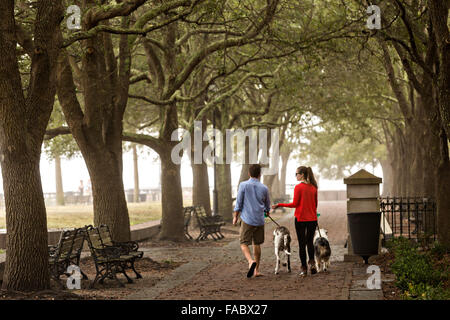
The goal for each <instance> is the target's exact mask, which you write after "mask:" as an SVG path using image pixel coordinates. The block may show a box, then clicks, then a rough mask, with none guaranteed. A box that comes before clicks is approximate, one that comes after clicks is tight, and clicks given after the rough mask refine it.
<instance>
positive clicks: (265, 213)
mask: <svg viewBox="0 0 450 320" xmlns="http://www.w3.org/2000/svg"><path fill="white" fill-rule="evenodd" d="M264 215H265V216H266V217H269V218H270V220H272V221H273V223H275V224H276V225H277V226H279V227H281V226H280V225H279V224H278V223H277V222H276V221H275V220H273V219H272V217H271V216H270V215H268V214H267V212H264Z"/></svg>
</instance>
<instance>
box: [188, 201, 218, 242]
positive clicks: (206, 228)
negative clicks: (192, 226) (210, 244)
mask: <svg viewBox="0 0 450 320" xmlns="http://www.w3.org/2000/svg"><path fill="white" fill-rule="evenodd" d="M193 213H194V215H195V217H196V219H197V223H198V226H199V228H200V234H199V236H198V237H197V239H196V241H199V240H206V239H207V238H208V236H209V235H211V237H212V238H213V239H214V240H220V239H223V238H225V236H224V235H223V234H222V233H221V232H220V228H221V227H222V226H223V225H224V224H225V221H223V218H222V216H221V215H214V216H208V215H207V214H206V211H205V208H203V206H194V212H193Z"/></svg>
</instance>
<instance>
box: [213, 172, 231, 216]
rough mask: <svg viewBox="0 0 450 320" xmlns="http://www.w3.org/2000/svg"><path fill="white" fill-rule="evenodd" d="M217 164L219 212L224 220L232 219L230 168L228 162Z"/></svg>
mask: <svg viewBox="0 0 450 320" xmlns="http://www.w3.org/2000/svg"><path fill="white" fill-rule="evenodd" d="M216 166H217V169H216V170H217V198H218V199H217V200H218V210H219V214H220V215H222V217H223V219H224V220H225V221H232V219H233V200H232V192H231V168H230V165H229V164H226V163H224V164H216Z"/></svg>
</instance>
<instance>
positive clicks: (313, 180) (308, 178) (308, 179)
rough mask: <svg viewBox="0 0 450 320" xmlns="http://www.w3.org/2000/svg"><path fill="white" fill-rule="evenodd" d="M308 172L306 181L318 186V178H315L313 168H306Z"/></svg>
mask: <svg viewBox="0 0 450 320" xmlns="http://www.w3.org/2000/svg"><path fill="white" fill-rule="evenodd" d="M306 172H307V173H308V176H307V178H306V181H308V182H309V183H310V184H312V185H313V186H314V187H316V188H318V186H317V181H316V178H314V173H313V171H312V169H311V167H308V168H306Z"/></svg>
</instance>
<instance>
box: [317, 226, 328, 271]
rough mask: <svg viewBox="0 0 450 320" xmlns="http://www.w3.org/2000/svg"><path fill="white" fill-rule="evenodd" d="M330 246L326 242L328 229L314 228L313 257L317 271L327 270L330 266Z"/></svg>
mask: <svg viewBox="0 0 450 320" xmlns="http://www.w3.org/2000/svg"><path fill="white" fill-rule="evenodd" d="M330 257H331V248H330V243H329V242H328V231H327V230H325V229H320V234H319V230H316V233H315V234H314V258H315V260H316V264H317V271H318V272H320V271H327V269H328V268H329V267H330Z"/></svg>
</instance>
